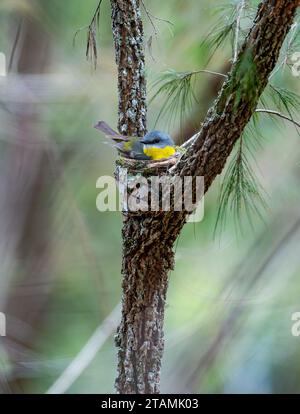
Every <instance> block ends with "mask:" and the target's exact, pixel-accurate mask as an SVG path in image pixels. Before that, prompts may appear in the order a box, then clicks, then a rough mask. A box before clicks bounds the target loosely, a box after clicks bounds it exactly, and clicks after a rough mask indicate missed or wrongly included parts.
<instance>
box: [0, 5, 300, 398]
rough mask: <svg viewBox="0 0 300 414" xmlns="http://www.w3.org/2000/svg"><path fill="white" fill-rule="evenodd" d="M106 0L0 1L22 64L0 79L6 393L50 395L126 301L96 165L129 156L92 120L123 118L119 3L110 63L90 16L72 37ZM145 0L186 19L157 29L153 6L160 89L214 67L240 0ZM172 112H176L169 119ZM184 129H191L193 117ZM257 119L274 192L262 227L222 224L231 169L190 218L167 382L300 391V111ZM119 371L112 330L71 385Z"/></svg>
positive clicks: (105, 385)
mask: <svg viewBox="0 0 300 414" xmlns="http://www.w3.org/2000/svg"><path fill="white" fill-rule="evenodd" d="M257 3H258V2H252V4H253V5H254V6H255V4H257ZM97 4H98V2H97V0H85V1H82V0H65V1H60V0H51V1H46V0H37V1H33V0H31V1H29V0H28V1H26V0H2V1H1V4H0V33H1V35H0V52H3V53H5V55H6V57H7V66H10V71H9V74H8V76H6V77H0V125H1V132H0V138H1V139H0V147H1V151H0V286H1V289H0V311H1V312H4V313H5V315H6V318H7V336H6V337H0V390H1V393H45V392H46V391H47V390H48V389H49V388H50V387H51V386H52V385H53V384H54V383H55V382H56V380H57V379H58V378H59V377H60V375H61V374H62V372H63V371H64V369H65V368H66V367H67V366H68V365H69V364H70V363H71V362H72V360H73V359H74V357H75V356H76V355H77V354H78V353H79V352H80V350H82V348H83V346H84V345H85V344H86V342H87V341H88V340H89V338H90V337H91V336H92V334H93V332H94V331H95V330H96V329H97V327H99V326H101V324H102V322H103V320H104V319H105V318H106V317H107V316H108V315H109V314H110V313H111V312H112V310H113V309H114V308H115V307H116V306H117V304H118V303H119V301H120V298H121V276H120V268H121V236H120V234H121V225H122V218H121V214H120V213H118V212H105V213H103V212H102V213H100V212H98V211H97V209H96V197H97V194H98V192H99V190H97V188H96V181H97V178H98V177H100V176H102V175H112V174H113V171H114V161H115V159H116V153H115V151H114V150H113V149H112V148H110V147H109V146H108V145H103V138H102V137H101V135H99V133H98V132H97V131H96V130H94V129H93V128H92V126H93V124H94V123H95V122H96V121H98V120H100V119H103V120H106V121H107V122H108V123H109V124H111V125H112V126H114V127H115V126H116V123H117V105H118V104H117V73H116V66H115V60H114V48H113V39H112V34H111V21H110V4H109V1H106V0H104V1H103V4H102V7H101V18H100V28H99V34H98V35H97V36H98V40H99V62H98V67H97V70H96V71H94V70H93V68H92V65H91V63H90V62H87V61H86V59H85V47H86V30H85V29H83V30H82V31H80V32H79V33H78V34H77V36H76V42H75V45H73V38H74V34H75V32H76V30H78V29H79V28H84V27H85V26H87V25H88V24H89V22H90V20H91V17H92V15H93V13H94V11H95V9H96V7H97ZM145 4H146V6H147V7H148V8H149V10H151V12H152V13H153V14H154V15H155V16H157V17H159V18H161V19H167V20H169V21H171V22H172V23H173V25H170V24H167V23H165V22H162V21H159V20H155V25H156V26H157V31H158V34H157V37H156V36H155V35H154V33H153V28H152V25H151V23H150V22H149V19H147V16H146V14H145V12H144V13H143V18H144V23H145V41H146V42H147V41H148V44H149V43H150V41H149V39H150V36H152V47H151V48H149V47H147V48H146V59H147V78H148V84H149V97H150V96H151V93H152V90H151V83H153V81H154V80H155V79H156V77H157V75H158V74H159V73H161V72H163V71H165V70H167V69H169V68H172V69H175V70H177V71H186V70H197V69H202V68H204V67H205V65H206V63H207V56H208V52H209V51H208V50H207V49H205V48H203V47H202V46H201V41H202V40H203V39H204V38H205V37H206V36H207V34H208V33H209V32H210V31H211V30H212V28H214V30H216V24H217V25H218V24H219V23H218V19H219V17H220V12H221V13H225V14H224V16H225V17H224V16H223V17H222V18H223V19H224V18H226V13H229V12H227V10H229V9H227V8H226V7H225V8H224V10H223V6H224V5H225V6H228V5H229V2H228V1H227V0H224V1H223V2H220V3H219V2H217V1H216V2H211V1H208V0H201V1H198V0H188V1H185V0H168V1H165V2H162V1H159V0H148V1H146V2H145ZM230 4H232V5H233V7H236V4H237V3H234V2H233V3H230ZM244 24H245V30H246V28H247V25H248V26H249V22H248V23H247V22H244ZM18 34H19V35H18ZM16 39H17V42H16ZM14 43H16V47H15V48H14ZM14 49H15V51H14V56H13V57H14V58H13V60H12V62H11V64H10V56H11V53H12V50H14ZM299 51H300V48H299ZM231 56H232V50H231V42H230V38H229V39H228V40H227V42H225V44H224V45H222V47H220V48H219V49H218V50H217V51H216V53H215V55H214V56H213V58H212V59H211V60H210V62H209V64H208V65H207V66H206V67H207V68H208V69H210V70H214V71H220V72H222V71H224V72H225V71H226V70H228V67H229V66H228V65H230V59H231ZM226 68H227V69H226ZM276 82H277V84H278V85H285V86H288V87H289V88H290V89H291V90H293V91H294V92H299V89H300V88H299V83H300V82H299V77H298V78H297V77H294V76H292V73H291V70H290V68H288V67H287V68H286V69H285V70H284V71H278V73H277V74H276ZM215 83H216V79H214V77H213V76H211V75H208V74H202V75H201V76H198V77H197V81H196V83H195V85H194V87H195V94H196V95H197V98H198V99H197V101H198V103H197V108H196V107H195V108H193V109H192V111H191V115H190V116H191V118H190V117H188V118H187V119H186V121H185V122H186V123H185V126H184V128H185V129H186V130H187V129H188V128H189V127H190V123H192V122H195V124H196V125H200V123H201V121H202V120H203V118H204V116H205V113H206V111H207V109H208V106H209V104H210V103H211V102H212V100H213V98H214V96H216V92H217V87H218V85H216V84H215ZM162 104H163V97H161V98H159V99H156V100H155V101H154V103H153V105H151V106H150V107H149V114H148V128H149V129H151V128H152V127H153V125H154V123H155V119H156V116H157V112H158V111H159V109H160V107H161V105H162ZM166 125H168V123H167V119H166V118H162V119H161V120H160V121H159V125H158V126H159V128H160V129H163V130H164V129H166ZM170 129H171V130H170V131H169V132H170V133H171V134H172V135H174V136H178V131H179V129H180V126H179V122H174V123H173V124H172V125H171V126H170ZM259 130H260V132H261V135H262V137H258V140H259V142H260V145H259V147H258V148H257V149H256V151H255V156H254V158H255V161H253V168H254V170H255V172H256V174H257V176H258V178H259V181H260V183H261V185H262V186H263V188H264V191H265V193H266V196H265V198H266V200H267V208H266V209H265V210H264V211H263V213H262V214H263V220H261V219H259V218H257V217H253V223H254V225H253V228H251V226H250V225H249V224H248V222H247V218H246V215H245V216H244V215H243V214H242V217H241V221H242V223H243V224H241V228H242V229H243V231H237V230H236V224H235V217H234V215H233V213H232V211H231V209H230V208H229V209H228V214H227V222H226V225H225V227H224V230H223V231H222V232H221V231H219V232H217V234H216V236H215V237H214V227H215V223H216V217H217V212H218V196H219V194H220V185H221V181H222V178H221V177H219V178H218V179H217V180H216V182H215V183H214V184H213V186H212V188H211V189H210V191H209V193H208V194H207V196H206V198H205V216H204V219H203V221H201V222H200V223H195V224H192V223H191V224H187V225H186V226H185V228H184V230H183V232H182V234H181V236H180V238H179V240H178V243H177V245H176V267H175V270H174V271H173V272H172V274H171V275H170V287H169V292H168V299H167V309H166V320H165V334H166V341H165V355H164V359H163V365H162V392H168V393H177V392H195V393H202V392H205V393H230V392H233V393H244V392H246V393H250V392H254V393H285V392H299V391H300V369H299V364H298V361H299V358H300V338H299V337H294V336H293V335H292V333H291V328H292V324H293V322H292V319H291V318H292V314H293V312H297V311H300V280H299V276H300V258H299V243H300V212H299V202H300V194H299V184H300V161H299V136H298V134H297V131H296V129H295V127H294V126H293V125H292V124H291V123H286V122H283V121H282V122H281V121H280V122H277V123H274V122H272V119H271V118H270V117H268V116H261V117H260V118H259ZM188 137H189V136H186V138H188ZM117 321H118V317H117V318H116V317H115V316H114V317H113V324H116V323H117ZM115 374H116V349H115V347H114V344H113V335H110V336H109V338H108V340H107V341H106V342H105V343H104V345H103V346H102V347H101V349H100V350H99V351H98V352H97V354H96V356H95V358H94V359H93V361H92V363H91V364H89V365H88V366H87V368H86V369H84V370H83V371H82V372H81V374H80V376H79V378H78V379H76V381H75V382H74V383H72V385H71V386H70V387H69V388H68V390H67V391H66V392H70V393H110V392H114V385H113V384H114V378H115Z"/></svg>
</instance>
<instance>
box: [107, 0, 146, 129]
mask: <svg viewBox="0 0 300 414" xmlns="http://www.w3.org/2000/svg"><path fill="white" fill-rule="evenodd" d="M111 6H112V29H113V36H114V42H115V56H116V63H117V66H118V91H119V131H120V132H121V133H123V134H125V135H137V136H140V137H142V136H143V135H144V134H145V132H146V80H145V55H144V48H143V24H142V20H141V13H140V7H139V6H140V4H139V0H111Z"/></svg>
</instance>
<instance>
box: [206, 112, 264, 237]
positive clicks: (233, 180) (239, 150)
mask: <svg viewBox="0 0 300 414" xmlns="http://www.w3.org/2000/svg"><path fill="white" fill-rule="evenodd" d="M259 136H260V133H259V131H258V130H257V119H256V118H255V117H254V119H253V120H252V121H251V123H250V124H249V126H248V127H247V128H246V130H245V132H244V134H243V136H242V137H241V138H240V139H239V141H238V143H237V145H236V152H235V154H234V156H233V157H232V159H231V161H230V162H229V166H228V167H227V170H226V172H225V175H224V178H223V182H222V185H221V190H220V195H219V208H218V214H217V220H216V224H215V231H214V233H215V234H216V232H217V230H218V229H220V230H223V229H224V227H225V224H226V219H227V213H228V211H230V212H231V214H232V215H233V217H234V219H235V224H236V228H237V230H238V231H242V230H243V227H242V220H241V218H242V217H243V214H244V213H246V217H247V219H248V222H249V224H250V225H251V227H252V228H254V226H253V216H258V217H259V218H261V219H262V220H263V214H262V213H263V208H265V207H266V202H265V197H264V190H263V188H262V187H261V185H260V183H259V181H258V179H257V177H256V174H255V172H254V170H253V167H252V163H251V160H250V158H251V157H252V158H253V159H255V158H254V151H253V149H255V147H256V146H257V144H259V141H258V139H257V137H259Z"/></svg>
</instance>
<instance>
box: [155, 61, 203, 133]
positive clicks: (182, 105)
mask: <svg viewBox="0 0 300 414" xmlns="http://www.w3.org/2000/svg"><path fill="white" fill-rule="evenodd" d="M197 73H198V72H176V71H175V70H172V69H169V70H168V71H166V72H163V73H162V74H161V75H160V76H159V77H158V79H157V80H156V81H155V82H154V83H153V88H154V89H157V90H156V92H154V94H153V96H152V97H151V99H150V101H149V104H151V103H152V102H153V101H154V100H155V99H156V98H158V97H161V95H163V96H165V98H164V101H163V104H162V105H161V109H160V111H159V113H158V115H157V117H156V121H155V125H156V124H157V123H158V121H159V120H160V118H161V117H163V116H168V126H169V127H170V126H171V124H172V123H173V122H174V121H175V120H176V119H177V118H178V117H179V122H180V128H182V125H183V122H184V120H185V117H186V115H187V113H189V111H190V110H191V108H192V107H193V104H194V102H195V101H197V98H196V95H195V92H194V81H195V75H196V74H197Z"/></svg>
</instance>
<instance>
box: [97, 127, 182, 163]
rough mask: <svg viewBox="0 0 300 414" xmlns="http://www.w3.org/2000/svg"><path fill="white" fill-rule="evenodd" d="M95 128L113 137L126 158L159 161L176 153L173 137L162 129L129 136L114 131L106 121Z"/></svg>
mask: <svg viewBox="0 0 300 414" xmlns="http://www.w3.org/2000/svg"><path fill="white" fill-rule="evenodd" d="M94 128H96V129H98V130H99V131H101V132H103V133H104V134H105V135H106V136H107V137H109V138H111V139H112V140H113V141H114V147H116V148H117V150H118V152H119V153H120V154H121V156H123V157H125V158H131V159H135V160H155V161H157V160H162V159H166V158H169V157H171V156H173V155H174V154H175V153H176V147H175V144H174V141H173V139H172V138H171V137H170V135H168V134H166V133H165V132H162V131H155V130H154V131H150V132H148V133H147V134H146V135H145V136H144V137H128V136H124V135H121V134H119V133H118V132H116V131H114V130H113V129H112V128H111V127H110V126H109V125H108V124H107V123H106V122H105V121H99V122H98V123H97V124H96V125H94Z"/></svg>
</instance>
